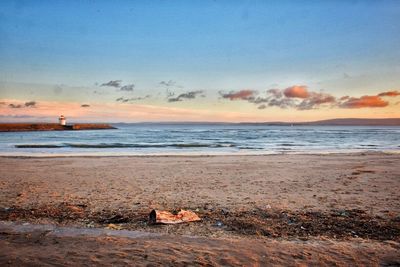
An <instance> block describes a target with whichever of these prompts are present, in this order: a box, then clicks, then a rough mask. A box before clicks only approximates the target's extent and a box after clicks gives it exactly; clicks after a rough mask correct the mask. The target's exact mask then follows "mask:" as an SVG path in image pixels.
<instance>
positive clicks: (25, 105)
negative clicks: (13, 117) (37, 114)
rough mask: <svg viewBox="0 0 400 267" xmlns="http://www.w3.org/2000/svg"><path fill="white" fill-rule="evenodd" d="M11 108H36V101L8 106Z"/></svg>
mask: <svg viewBox="0 0 400 267" xmlns="http://www.w3.org/2000/svg"><path fill="white" fill-rule="evenodd" d="M8 107H9V108H34V107H36V101H28V102H25V103H24V104H15V103H10V104H8Z"/></svg>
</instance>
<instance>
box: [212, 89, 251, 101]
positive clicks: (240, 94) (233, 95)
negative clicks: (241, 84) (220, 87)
mask: <svg viewBox="0 0 400 267" xmlns="http://www.w3.org/2000/svg"><path fill="white" fill-rule="evenodd" d="M220 94H221V96H222V97H223V98H228V99H229V100H248V99H251V98H252V97H254V94H255V91H253V90H240V91H237V92H230V93H227V94H223V93H220Z"/></svg>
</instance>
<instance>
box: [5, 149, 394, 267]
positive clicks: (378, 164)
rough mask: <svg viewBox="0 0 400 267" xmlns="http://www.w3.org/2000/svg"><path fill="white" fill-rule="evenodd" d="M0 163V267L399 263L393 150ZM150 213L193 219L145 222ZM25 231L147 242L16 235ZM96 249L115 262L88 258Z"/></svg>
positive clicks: (27, 233)
mask: <svg viewBox="0 0 400 267" xmlns="http://www.w3.org/2000/svg"><path fill="white" fill-rule="evenodd" d="M0 166H1V167H2V172H1V175H0V209H1V211H0V219H1V220H2V221H3V222H2V223H1V225H0V228H1V234H0V236H1V238H0V242H1V246H2V247H3V248H5V249H3V250H2V251H1V252H0V254H1V255H0V261H1V262H3V263H9V264H11V265H12V264H15V263H19V264H22V265H24V264H28V263H29V260H33V258H34V260H33V261H32V262H34V263H35V264H38V265H42V264H51V263H54V262H57V263H60V264H66V263H69V264H72V263H73V262H74V261H72V260H71V258H69V257H67V256H66V255H67V254H68V255H69V253H72V254H74V253H75V254H74V255H77V254H79V257H78V258H79V259H78V258H77V259H78V261H77V262H80V263H86V264H88V265H90V264H93V263H96V264H99V265H102V264H103V265H107V264H111V263H114V264H118V263H120V264H129V263H131V264H132V263H133V262H134V261H135V260H137V259H139V258H140V259H141V262H142V263H143V264H144V265H146V264H147V263H150V264H151V263H152V264H166V263H167V264H174V263H176V264H178V265H179V264H181V265H184V264H188V263H190V262H193V263H195V264H196V263H197V264H200V265H204V264H209V265H215V264H222V265H224V264H225V265H230V264H241V263H242V264H245V263H250V264H262V265H264V264H285V263H286V264H291V265H295V264H301V263H306V264H307V263H308V264H319V263H320V264H322V265H323V264H325V265H332V264H339V265H348V264H362V265H385V264H386V265H390V264H399V263H400V250H399V248H400V247H399V243H398V242H399V240H400V217H399V216H400V214H399V212H400V204H399V203H400V193H399V190H398V189H399V188H400V167H399V166H400V155H398V154H383V153H362V154H330V155H269V156H141V157H55V158H23V157H2V158H0ZM152 209H160V210H169V211H174V210H179V209H189V210H192V211H195V212H196V213H197V214H198V215H199V216H200V217H201V218H202V221H201V222H195V223H189V224H180V225H168V226H166V225H155V226H154V225H149V224H148V223H147V216H148V214H149V212H150V211H151V210H152ZM10 221H12V222H14V223H15V226H13V227H11V226H10V225H9V222H10ZM27 223H29V225H52V226H53V227H55V226H56V227H58V228H57V229H64V228H65V227H67V228H68V229H69V228H71V227H73V228H79V229H82V228H84V229H108V231H110V232H112V233H114V232H123V231H127V230H129V231H140V232H141V233H151V234H153V235H150V234H149V235H150V236H144V237H143V236H141V237H140V238H137V237H136V238H132V237H129V235H128V236H125V235H122V236H119V235H114V234H110V233H108V234H105V233H102V234H99V235H96V236H93V233H92V234H85V235H76V234H70V235H66V236H59V235H56V234H54V232H57V231H55V230H54V229H53V228H52V229H50V230H44V229H25V230H24V231H20V230H18V229H17V228H18V227H17V226H18V225H21V224H25V225H28V224H27ZM13 225H14V224H13ZM38 236H39V237H41V238H38ZM35 240H36V241H35ZM19 246H22V247H23V248H24V249H21V250H16V249H15V248H16V247H19ZM51 248H53V249H51ZM54 248H57V249H54ZM247 248H248V249H247ZM102 249H103V250H104V251H105V250H113V251H114V252H113V253H115V255H114V256H115V257H114V256H113V257H109V256H111V254H107V253H106V254H104V253H103V254H101V253H100V252H97V254H96V253H95V254H93V253H94V251H101V250H102ZM46 251H47V252H46ZM49 251H53V252H51V253H49ZM139 252H140V253H139ZM110 253H111V252H110ZM118 253H120V254H118ZM187 253H191V254H192V256H188V255H187ZM47 254H48V256H49V257H48V258H50V260H48V262H46V260H47V259H46V260H44V259H43V257H44V255H47ZM72 254H71V255H72ZM40 255H42V256H43V257H41V256H40ZM96 255H97V256H96ZM107 255H108V256H107ZM196 255H197V256H198V259H197V258H196ZM244 255H245V256H246V257H245V256H244ZM191 257H193V258H191ZM244 257H245V258H246V260H243V261H241V260H240V259H243V258H244ZM51 259H53V260H54V261H51ZM174 265H175V264H174Z"/></svg>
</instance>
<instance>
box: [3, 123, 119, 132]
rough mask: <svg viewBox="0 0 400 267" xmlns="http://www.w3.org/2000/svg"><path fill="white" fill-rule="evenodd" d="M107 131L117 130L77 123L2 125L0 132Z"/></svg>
mask: <svg viewBox="0 0 400 267" xmlns="http://www.w3.org/2000/svg"><path fill="white" fill-rule="evenodd" d="M107 129H116V128H115V127H113V126H111V125H109V124H105V123H77V124H71V125H60V124H57V123H0V132H27V131H74V130H107Z"/></svg>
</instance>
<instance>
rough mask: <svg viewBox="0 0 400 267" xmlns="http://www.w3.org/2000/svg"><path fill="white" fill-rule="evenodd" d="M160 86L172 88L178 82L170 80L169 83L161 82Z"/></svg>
mask: <svg viewBox="0 0 400 267" xmlns="http://www.w3.org/2000/svg"><path fill="white" fill-rule="evenodd" d="M160 84H161V85H164V86H167V87H170V86H175V85H176V82H175V81H173V80H169V81H161V82H160Z"/></svg>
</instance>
